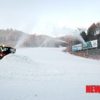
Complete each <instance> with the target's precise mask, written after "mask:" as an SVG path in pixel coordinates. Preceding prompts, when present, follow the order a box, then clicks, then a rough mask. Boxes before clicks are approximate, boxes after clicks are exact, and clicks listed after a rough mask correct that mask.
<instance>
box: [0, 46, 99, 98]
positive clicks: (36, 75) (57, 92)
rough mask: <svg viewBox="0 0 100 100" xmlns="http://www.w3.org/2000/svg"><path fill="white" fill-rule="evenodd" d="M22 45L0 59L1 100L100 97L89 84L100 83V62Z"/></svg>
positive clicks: (58, 49) (50, 49)
mask: <svg viewBox="0 0 100 100" xmlns="http://www.w3.org/2000/svg"><path fill="white" fill-rule="evenodd" d="M61 51H62V48H40V47H39V48H21V49H17V52H16V54H10V55H7V56H6V57H4V58H3V59H2V60H1V61H0V100H100V94H98V93H96V94H91V93H90V94H87V93H86V92H85V91H86V89H85V87H86V85H100V61H96V60H92V59H85V58H81V57H77V56H74V55H71V54H69V53H64V52H61Z"/></svg>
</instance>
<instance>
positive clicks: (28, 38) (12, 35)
mask: <svg viewBox="0 0 100 100" xmlns="http://www.w3.org/2000/svg"><path fill="white" fill-rule="evenodd" d="M2 44H5V45H8V46H13V47H39V46H41V47H59V46H66V45H67V43H66V42H64V41H61V40H60V39H57V38H52V37H49V36H46V35H36V34H27V33H24V32H22V31H18V30H13V29H7V30H3V29H1V30H0V45H2Z"/></svg>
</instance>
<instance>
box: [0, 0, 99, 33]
mask: <svg viewBox="0 0 100 100" xmlns="http://www.w3.org/2000/svg"><path fill="white" fill-rule="evenodd" d="M99 21H100V0H0V29H7V28H13V29H17V30H21V31H23V32H26V33H29V34H34V33H37V34H46V35H54V34H55V33H57V32H58V31H59V32H58V33H60V32H62V34H63V32H65V31H66V28H77V27H86V28H88V27H89V26H90V25H91V24H92V23H97V22H99ZM62 30H65V31H62ZM65 33H66V32H65ZM65 33H64V34H65Z"/></svg>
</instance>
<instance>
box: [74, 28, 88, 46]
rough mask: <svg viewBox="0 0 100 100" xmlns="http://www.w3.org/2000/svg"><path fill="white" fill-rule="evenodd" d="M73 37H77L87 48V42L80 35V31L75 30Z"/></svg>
mask: <svg viewBox="0 0 100 100" xmlns="http://www.w3.org/2000/svg"><path fill="white" fill-rule="evenodd" d="M73 35H74V37H75V38H76V39H77V40H79V41H80V42H82V43H83V44H84V45H86V46H87V44H86V42H85V41H84V39H83V38H82V36H81V35H80V32H79V30H75V31H74V32H73Z"/></svg>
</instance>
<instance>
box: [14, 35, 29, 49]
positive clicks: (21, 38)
mask: <svg viewBox="0 0 100 100" xmlns="http://www.w3.org/2000/svg"><path fill="white" fill-rule="evenodd" d="M27 38H28V35H27V34H23V35H22V36H21V37H20V38H19V40H18V42H17V44H16V46H15V48H20V47H22V46H23V43H24V41H25V40H26V39H27Z"/></svg>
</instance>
